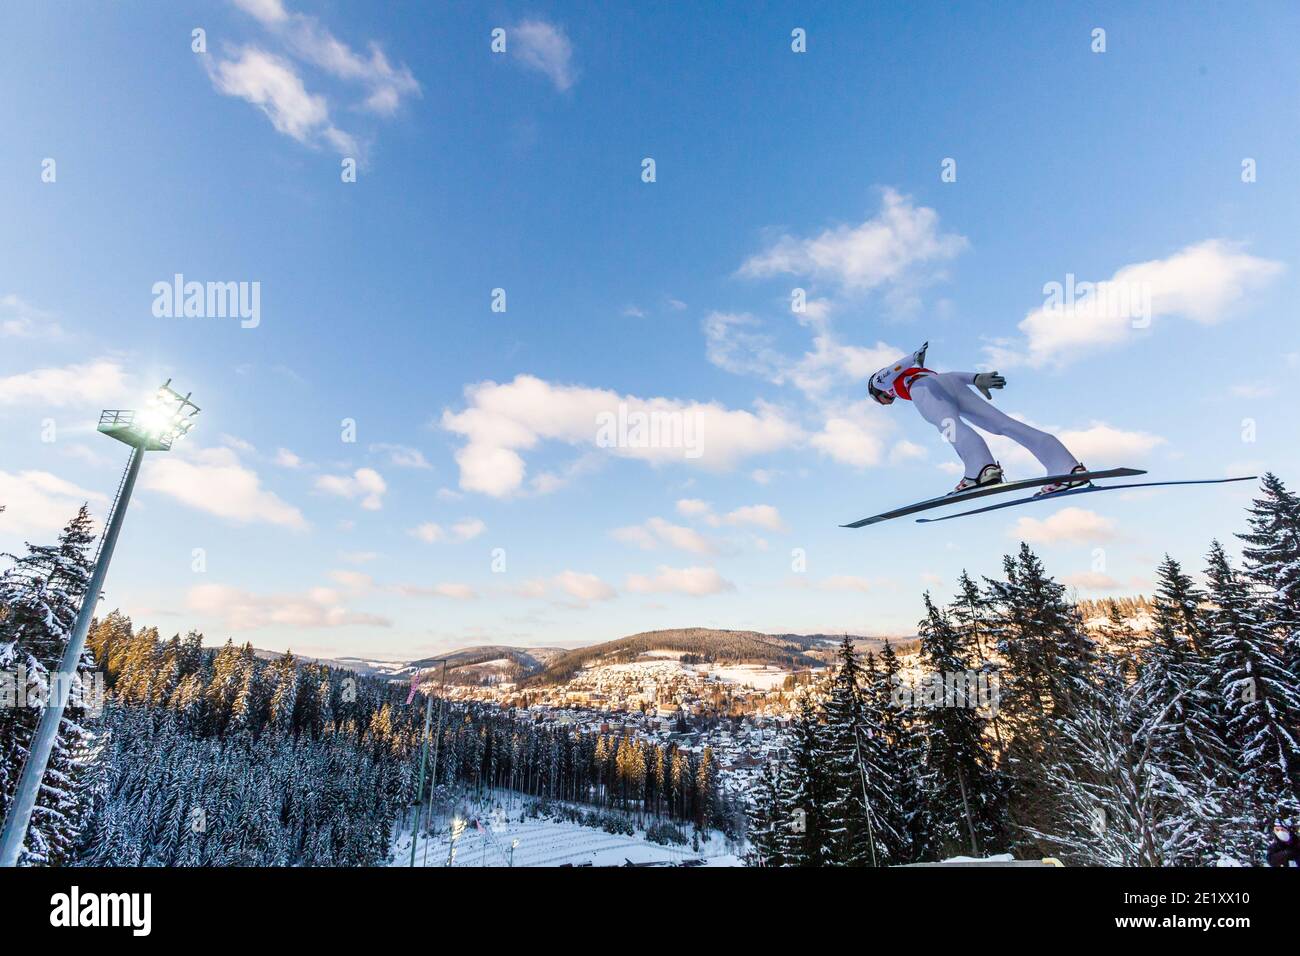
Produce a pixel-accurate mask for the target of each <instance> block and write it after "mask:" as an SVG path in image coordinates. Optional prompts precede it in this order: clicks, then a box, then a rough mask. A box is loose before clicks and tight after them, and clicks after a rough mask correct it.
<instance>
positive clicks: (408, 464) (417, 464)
mask: <svg viewBox="0 0 1300 956" xmlns="http://www.w3.org/2000/svg"><path fill="white" fill-rule="evenodd" d="M370 450H371V451H372V452H376V453H378V454H382V455H387V456H388V463H389V464H390V465H394V466H396V467H398V468H419V469H425V468H432V467H433V466H432V465H431V464H429V462H428V460H427V459H426V458H425V457H424V452H422V451H420V450H419V449H418V448H411V447H409V446H407V445H391V444H386V443H382V442H381V443H378V444H374V445H371V446H370Z"/></svg>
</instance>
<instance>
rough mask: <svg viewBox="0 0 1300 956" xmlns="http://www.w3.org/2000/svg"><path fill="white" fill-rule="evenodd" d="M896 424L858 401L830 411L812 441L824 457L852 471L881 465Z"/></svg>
mask: <svg viewBox="0 0 1300 956" xmlns="http://www.w3.org/2000/svg"><path fill="white" fill-rule="evenodd" d="M893 428H894V426H893V424H892V423H891V422H890V421H889V420H888V419H886V418H885V417H884V416H883V415H881V414H879V411H878V410H877V409H873V408H870V407H868V405H867V403H866V402H865V401H864V402H857V403H854V404H852V405H846V406H841V407H839V408H837V409H835V410H833V411H831V412H830V413H829V415H828V417H827V419H826V423H825V424H824V425H823V426H822V430H821V431H819V432H817V433H816V434H815V435H813V436H812V438H811V439H810V442H811V444H812V446H813V447H814V448H816V449H817V450H818V451H820V452H821V453H822V454H823V455H826V456H827V457H828V458H831V459H832V460H834V461H837V462H839V463H840V464H842V465H849V466H851V467H853V468H869V467H872V466H874V465H879V464H880V463H881V461H882V460H883V459H884V456H885V440H886V436H888V435H889V434H890V433H891V432H892V431H893Z"/></svg>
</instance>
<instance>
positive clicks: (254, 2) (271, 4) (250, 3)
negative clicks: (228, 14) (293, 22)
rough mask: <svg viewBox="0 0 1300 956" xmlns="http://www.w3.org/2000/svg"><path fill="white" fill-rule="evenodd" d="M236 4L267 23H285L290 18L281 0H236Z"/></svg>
mask: <svg viewBox="0 0 1300 956" xmlns="http://www.w3.org/2000/svg"><path fill="white" fill-rule="evenodd" d="M234 3H235V6H237V7H239V9H241V10H243V11H244V12H245V13H247V14H250V15H252V16H253V17H255V18H257V19H258V20H260V21H261V22H262V23H265V24H268V25H270V24H274V23H284V22H285V21H286V20H288V19H289V12H288V11H287V10H285V8H284V4H283V3H282V2H281V0H234Z"/></svg>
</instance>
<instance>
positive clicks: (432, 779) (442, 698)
mask: <svg viewBox="0 0 1300 956" xmlns="http://www.w3.org/2000/svg"><path fill="white" fill-rule="evenodd" d="M442 691H443V692H442V693H441V694H439V695H438V730H437V733H436V734H435V736H434V738H433V767H432V773H431V774H430V775H429V817H428V819H429V822H430V824H432V822H433V791H434V788H436V787H437V786H438V745H439V744H440V743H442V715H443V713H444V712H445V711H446V707H447V700H446V693H447V660H446V658H443V661H442ZM426 732H427V731H426ZM432 842H433V841H432V840H425V841H424V865H425V866H428V865H429V844H430V843H432ZM412 849H414V845H412Z"/></svg>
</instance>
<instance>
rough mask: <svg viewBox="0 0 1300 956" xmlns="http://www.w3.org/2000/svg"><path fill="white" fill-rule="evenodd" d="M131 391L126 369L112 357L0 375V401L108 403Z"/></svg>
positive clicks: (63, 403) (49, 403)
mask: <svg viewBox="0 0 1300 956" xmlns="http://www.w3.org/2000/svg"><path fill="white" fill-rule="evenodd" d="M130 394H131V381H130V379H129V378H128V376H127V374H126V371H125V370H124V369H123V368H122V366H121V365H119V364H118V363H117V362H115V361H113V360H112V359H106V358H102V359H96V360H95V361H93V362H85V363H82V364H80V365H68V366H65V367H63V368H41V369H36V370H35V371H32V372H20V373H19V374H17V375H10V376H7V377H5V378H0V405H49V406H53V407H56V408H64V407H68V406H76V405H100V406H104V405H111V404H113V403H117V402H120V401H124V400H125V399H126V398H127V397H128V396H129V395H130Z"/></svg>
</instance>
